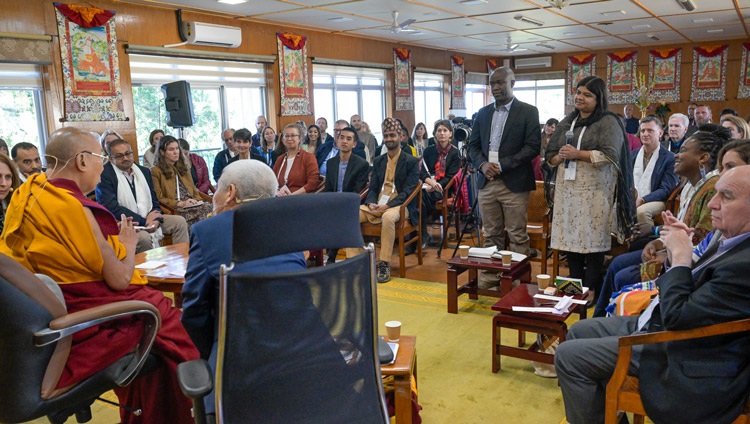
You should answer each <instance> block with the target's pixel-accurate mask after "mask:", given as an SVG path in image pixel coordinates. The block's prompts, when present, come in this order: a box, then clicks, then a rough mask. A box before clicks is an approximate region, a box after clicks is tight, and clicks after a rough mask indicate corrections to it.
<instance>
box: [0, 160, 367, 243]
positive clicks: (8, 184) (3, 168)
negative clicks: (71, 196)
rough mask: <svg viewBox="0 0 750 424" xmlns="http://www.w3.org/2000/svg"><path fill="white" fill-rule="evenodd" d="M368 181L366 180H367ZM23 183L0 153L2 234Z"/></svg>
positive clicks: (14, 167)
mask: <svg viewBox="0 0 750 424" xmlns="http://www.w3.org/2000/svg"><path fill="white" fill-rule="evenodd" d="M365 181H366V180H365ZM19 185H21V179H20V178H19V177H18V170H17V169H16V164H15V162H13V161H12V160H10V157H8V155H6V154H5V153H0V234H2V233H3V222H5V214H6V211H7V210H8V203H10V199H11V197H12V196H13V191H15V190H16V189H17V188H18V186H19Z"/></svg>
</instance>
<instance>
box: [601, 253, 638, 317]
mask: <svg viewBox="0 0 750 424" xmlns="http://www.w3.org/2000/svg"><path fill="white" fill-rule="evenodd" d="M641 252H642V251H641V250H638V251H635V252H628V253H624V254H622V255H620V256H618V257H616V258H615V259H614V260H613V261H612V263H611V264H609V268H608V269H607V275H605V276H604V283H603V284H602V291H601V293H600V294H599V300H598V301H597V302H596V309H594V317H603V316H606V311H605V309H606V308H607V305H609V298H610V297H612V293H614V292H616V291H618V290H620V288H622V287H623V286H626V285H628V284H633V283H637V282H639V281H641Z"/></svg>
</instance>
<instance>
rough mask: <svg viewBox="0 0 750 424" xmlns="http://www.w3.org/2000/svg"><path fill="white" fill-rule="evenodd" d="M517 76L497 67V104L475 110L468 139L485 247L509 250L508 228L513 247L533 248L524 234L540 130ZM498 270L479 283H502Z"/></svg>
mask: <svg viewBox="0 0 750 424" xmlns="http://www.w3.org/2000/svg"><path fill="white" fill-rule="evenodd" d="M515 83H516V79H515V74H514V73H513V71H512V70H511V69H510V68H507V67H502V68H497V69H495V70H494V71H493V72H492V75H490V86H491V88H492V95H493V96H494V97H495V103H493V104H489V105H487V106H485V107H483V108H482V109H480V110H479V112H478V113H477V117H476V119H474V122H473V125H472V131H471V137H470V138H469V142H468V154H469V157H470V158H471V161H472V162H473V164H474V166H475V167H476V169H478V170H479V171H480V172H478V173H477V188H478V189H479V196H478V202H479V203H478V204H479V210H480V212H481V213H482V219H483V225H484V243H485V246H493V245H494V246H497V248H498V249H503V248H505V230H506V229H507V231H508V238H509V239H510V240H509V241H510V250H512V251H514V252H518V253H522V254H524V255H528V254H529V253H530V251H529V235H528V233H527V232H526V222H527V209H528V205H529V193H530V192H531V191H532V190H535V189H536V182H535V180H534V167H533V165H532V160H533V159H534V158H535V157H536V156H538V155H539V149H540V143H541V132H540V131H539V111H538V110H537V108H536V107H534V106H532V105H529V104H526V103H524V102H522V101H520V100H518V99H516V98H515V97H514V96H513V86H514V85H515ZM499 283H500V279H499V277H498V275H497V274H496V273H489V272H485V271H482V272H480V274H479V286H480V287H481V288H485V289H486V288H491V287H495V286H498V285H499Z"/></svg>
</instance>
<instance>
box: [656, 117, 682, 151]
mask: <svg viewBox="0 0 750 424" xmlns="http://www.w3.org/2000/svg"><path fill="white" fill-rule="evenodd" d="M688 121H689V120H688V117H687V116H686V115H683V114H682V113H673V114H672V116H670V117H669V121H667V122H668V130H667V131H668V133H667V135H668V137H667V138H666V140H664V141H663V142H662V145H663V146H664V147H666V148H667V149H669V151H670V152H672V153H674V154H677V153H678V152H679V151H680V146H682V143H684V142H685V139H686V138H687V137H686V134H687V130H688Z"/></svg>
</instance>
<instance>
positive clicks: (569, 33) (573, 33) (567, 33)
mask: <svg viewBox="0 0 750 424" xmlns="http://www.w3.org/2000/svg"><path fill="white" fill-rule="evenodd" d="M576 34H578V33H577V32H563V35H576Z"/></svg>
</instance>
